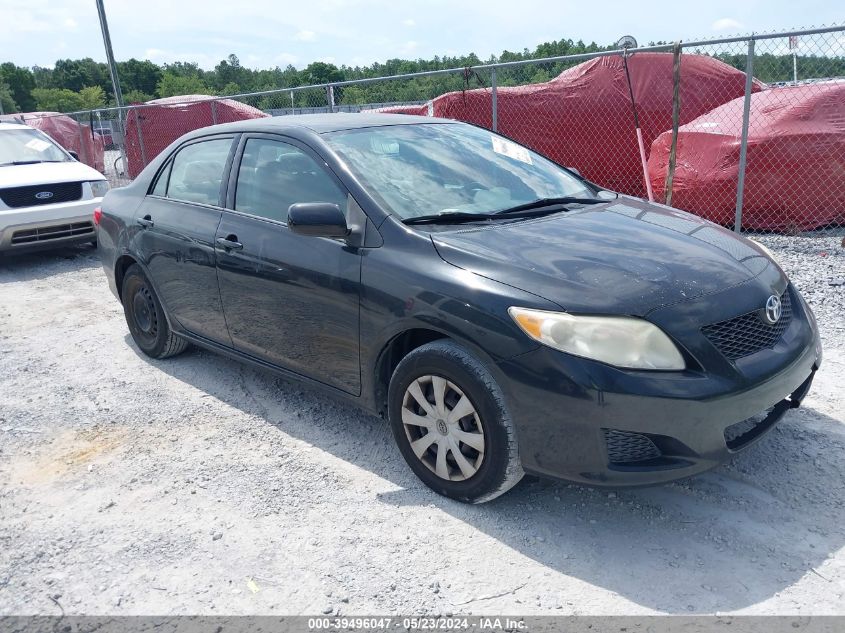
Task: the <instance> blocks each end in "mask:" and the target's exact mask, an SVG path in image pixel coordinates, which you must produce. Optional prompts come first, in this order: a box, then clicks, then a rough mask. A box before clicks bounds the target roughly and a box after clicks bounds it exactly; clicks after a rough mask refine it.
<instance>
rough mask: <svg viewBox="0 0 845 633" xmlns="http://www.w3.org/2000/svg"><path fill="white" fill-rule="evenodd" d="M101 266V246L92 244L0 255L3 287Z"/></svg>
mask: <svg viewBox="0 0 845 633" xmlns="http://www.w3.org/2000/svg"><path fill="white" fill-rule="evenodd" d="M100 266H101V263H100V258H99V257H98V256H97V247H96V246H92V245H91V244H71V245H68V246H62V247H58V248H52V249H49V250H46V249H45V250H38V251H31V252H26V253H9V252H7V253H0V284H4V283H10V282H19V281H35V280H38V279H46V278H49V277H52V276H54V275H59V274H62V275H63V274H69V273H75V272H78V271H80V270H84V269H87V268H99V267H100Z"/></svg>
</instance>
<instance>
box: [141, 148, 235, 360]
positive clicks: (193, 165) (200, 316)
mask: <svg viewBox="0 0 845 633" xmlns="http://www.w3.org/2000/svg"><path fill="white" fill-rule="evenodd" d="M234 139H235V137H234V136H232V135H227V136H215V137H206V138H202V139H199V140H195V141H191V142H189V143H187V144H185V145H183V146H182V147H180V148H179V149H178V150H177V151H176V152H175V153H174V155H173V156H172V157H171V158H170V159H169V160H168V161H167V162H166V163H165V164H164V166H163V167H162V169H161V170H160V171H159V173H158V175H157V178H156V181H155V184H154V185H153V188H152V190H151V191H150V194H149V195H148V196H147V197H146V198H145V199H144V201H143V203H142V204H141V207H140V208H139V209H138V211H137V212H136V214H135V218H136V222H137V223H138V224H139V225H140V227H141V230H140V232H139V234H138V241H137V245H138V246H137V251H138V253H139V255H140V256H141V258H142V260H143V262H144V264H145V265H146V267H147V270H148V271H149V274H150V276H151V277H152V282H153V284H154V286H155V288H156V290H157V292H158V295H159V298H160V299H161V302H162V304H163V305H164V307H165V310H166V311H167V313H168V315H169V316H170V318H171V319H173V320H175V321H177V322H178V324H179V325H180V326H182V327H183V328H184V329H186V330H188V331H189V332H191V333H193V334H197V335H199V336H201V337H204V338H207V339H210V340H212V341H215V342H218V343H221V344H224V345H227V346H231V339H230V338H229V332H228V329H227V327H226V321H225V319H224V316H223V308H222V305H221V303H220V291H219V288H218V286H217V269H216V267H215V261H214V259H215V248H214V239H215V236H216V231H217V226H218V225H219V224H220V218H221V216H222V214H223V208H222V203H223V200H225V187H224V184H225V183H226V182H227V178H224V176H227V175H228V170H229V167H230V165H231V160H232V155H233V151H234V146H233V145H234Z"/></svg>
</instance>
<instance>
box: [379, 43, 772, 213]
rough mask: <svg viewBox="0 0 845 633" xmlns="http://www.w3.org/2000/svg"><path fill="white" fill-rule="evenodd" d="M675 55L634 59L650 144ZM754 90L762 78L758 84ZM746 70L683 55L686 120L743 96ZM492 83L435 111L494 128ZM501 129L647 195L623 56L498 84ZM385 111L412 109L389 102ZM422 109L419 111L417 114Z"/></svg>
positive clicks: (666, 108)
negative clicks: (536, 79) (521, 82)
mask: <svg viewBox="0 0 845 633" xmlns="http://www.w3.org/2000/svg"><path fill="white" fill-rule="evenodd" d="M672 66H673V56H672V54H671V53H635V54H634V55H632V56H630V57H629V58H628V67H629V70H630V74H631V84H632V87H633V91H634V97H635V99H636V102H637V111H638V113H639V118H640V127H641V129H642V132H643V138H644V142H645V144H646V147H649V145H650V144H651V142H652V141H653V140H654V139H655V137H657V135H658V134H660V133H661V132H663V131H664V130H667V129H670V128H671V127H672V92H673V79H672V77H673V74H672ZM754 89H755V90H760V89H761V84H759V83H756V82H755V84H754ZM744 91H745V74H744V73H742V72H740V71H738V70H736V69H735V68H733V67H731V66H728V65H727V64H724V63H722V62H720V61H719V60H717V59H713V58H712V57H707V56H704V55H684V56H683V57H682V62H681V91H680V92H681V123H685V122H687V121H691V120H693V119H694V118H696V117H698V116H699V115H701V114H704V113H705V112H708V111H709V110H712V109H713V108H715V107H717V106H719V105H721V104H723V103H725V102H727V101H730V100H731V99H734V98H736V97H739V96H741V95H742V94H743V93H744ZM491 101H492V99H491V93H490V89H489V88H487V89H484V88H482V89H475V90H467V91H465V92H450V93H448V94H445V95H442V96H440V97H437V98H436V99H434V101H433V102H432V104H431V106H432V107H431V110H432V111H433V115H434V116H438V117H446V118H451V119H458V120H460V121H467V122H470V123H475V124H477V125H482V126H484V127H487V128H490V127H492V106H491ZM497 102H498V106H497V108H498V109H497V112H498V131H499V132H500V133H501V134H504V135H505V136H509V137H511V138H513V139H515V140H517V141H519V142H520V143H523V144H524V145H527V146H528V147H530V148H532V149H534V150H537V151H539V152H540V153H542V154H545V155H546V156H548V157H550V158H551V159H552V160H554V161H556V162H558V163H560V164H562V165H565V166H567V167H575V168H577V169H578V170H579V171H580V172H581V173H582V174H583V175H584V177H585V178H587V179H589V180H592V181H593V182H596V183H598V184H600V185H602V186H604V187H608V188H610V189H613V190H616V191H622V192H624V193H627V194H631V195H635V196H640V197H644V196H645V183H644V179H643V173H642V164H641V162H640V155H639V149H638V146H637V138H636V133H635V131H634V121H633V114H632V112H631V102H630V97H629V95H628V84H627V82H626V79H625V69H624V67H623V64H622V57H621V56H619V55H614V56H610V57H597V58H596V59H592V60H590V61H588V62H584V63H583V64H579V65H577V66H574V67H572V68H569V69H567V70H565V71H563V72H562V73H561V74H560V75H559V76H558V77H556V78H555V79H552V80H551V81H548V82H546V83H541V84H532V85H528V86H518V87H500V88H498V89H497ZM382 111H383V112H402V113H405V114H409V113H412V112H409V111H408V110H404V109H402V110H400V109H395V108H384V109H383V110H382ZM413 113H414V114H416V112H413Z"/></svg>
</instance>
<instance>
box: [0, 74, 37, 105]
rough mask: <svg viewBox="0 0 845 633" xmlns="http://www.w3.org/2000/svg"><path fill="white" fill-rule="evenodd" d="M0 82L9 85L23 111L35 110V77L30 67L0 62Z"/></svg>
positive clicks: (13, 97) (14, 98)
mask: <svg viewBox="0 0 845 633" xmlns="http://www.w3.org/2000/svg"><path fill="white" fill-rule="evenodd" d="M0 82H2V83H5V84H7V85H8V86H9V91H10V92H11V94H12V99H13V100H14V101H15V103H16V104H17V105H18V108H19V109H20V111H21V112H31V111H33V110H35V99H33V97H32V94H31V92H32V89H33V88H35V78H34V77H33V75H32V71H30V70H29V68H23V67H21V66H16V65H15V64H13V63H11V62H6V63H5V64H0Z"/></svg>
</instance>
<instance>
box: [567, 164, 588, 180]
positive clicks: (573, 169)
mask: <svg viewBox="0 0 845 633" xmlns="http://www.w3.org/2000/svg"><path fill="white" fill-rule="evenodd" d="M565 169H566V170H567V171H571V172H572V173H573V174H575V175H576V176H580V177H581V178H583V177H584V176H581V172H580V171H578V170H577V169H576V168H575V167H566V168H565Z"/></svg>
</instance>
